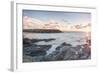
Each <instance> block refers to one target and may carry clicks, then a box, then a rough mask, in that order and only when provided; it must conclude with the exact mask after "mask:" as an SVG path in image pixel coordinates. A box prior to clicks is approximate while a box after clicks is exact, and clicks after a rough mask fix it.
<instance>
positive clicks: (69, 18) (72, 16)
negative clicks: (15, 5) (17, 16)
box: [23, 10, 91, 25]
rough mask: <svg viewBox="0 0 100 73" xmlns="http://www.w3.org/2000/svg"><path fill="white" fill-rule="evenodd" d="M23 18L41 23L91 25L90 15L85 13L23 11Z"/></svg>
mask: <svg viewBox="0 0 100 73" xmlns="http://www.w3.org/2000/svg"><path fill="white" fill-rule="evenodd" d="M23 16H28V17H32V18H35V19H39V20H41V21H50V20H54V21H57V22H63V23H67V24H69V25H77V24H88V23H91V13H86V12H67V11H66V12H64V11H63V12H61V11H39V10H23Z"/></svg>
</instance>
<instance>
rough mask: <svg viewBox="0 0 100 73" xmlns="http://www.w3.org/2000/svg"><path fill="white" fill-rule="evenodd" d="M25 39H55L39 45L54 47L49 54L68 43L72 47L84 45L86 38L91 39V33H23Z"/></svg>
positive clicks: (41, 42)
mask: <svg viewBox="0 0 100 73" xmlns="http://www.w3.org/2000/svg"><path fill="white" fill-rule="evenodd" d="M23 36H24V38H29V39H55V40H52V41H50V42H45V41H40V42H37V43H36V44H38V45H52V47H51V48H50V49H49V50H48V51H47V53H48V54H50V53H52V52H53V51H55V48H56V47H57V46H59V45H60V44H62V43H64V42H66V43H68V44H71V45H72V46H77V45H82V44H85V43H86V38H90V33H86V32H63V33H30V32H23Z"/></svg>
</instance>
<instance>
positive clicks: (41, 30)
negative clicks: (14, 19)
mask: <svg viewBox="0 0 100 73" xmlns="http://www.w3.org/2000/svg"><path fill="white" fill-rule="evenodd" d="M23 32H28V33H64V32H78V33H79V32H80V33H81V32H82V33H84V31H61V30H58V29H23Z"/></svg>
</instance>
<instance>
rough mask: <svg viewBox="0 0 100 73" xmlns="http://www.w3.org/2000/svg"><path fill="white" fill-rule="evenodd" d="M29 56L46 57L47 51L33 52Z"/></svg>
mask: <svg viewBox="0 0 100 73" xmlns="http://www.w3.org/2000/svg"><path fill="white" fill-rule="evenodd" d="M28 55H30V56H32V57H33V56H44V55H46V51H44V50H37V51H32V52H30V54H28Z"/></svg>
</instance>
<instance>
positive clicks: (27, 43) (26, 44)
mask: <svg viewBox="0 0 100 73" xmlns="http://www.w3.org/2000/svg"><path fill="white" fill-rule="evenodd" d="M31 45H32V42H31V39H28V38H24V39H23V46H31Z"/></svg>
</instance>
